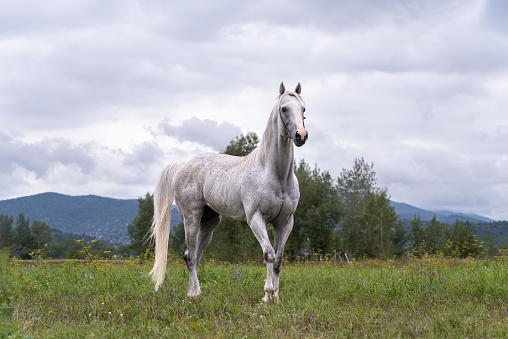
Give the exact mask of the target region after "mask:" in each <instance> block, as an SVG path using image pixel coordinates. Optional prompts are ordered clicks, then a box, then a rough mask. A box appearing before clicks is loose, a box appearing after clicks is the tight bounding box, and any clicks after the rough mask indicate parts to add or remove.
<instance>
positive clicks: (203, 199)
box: [173, 153, 246, 220]
mask: <svg viewBox="0 0 508 339" xmlns="http://www.w3.org/2000/svg"><path fill="white" fill-rule="evenodd" d="M245 160H246V158H245V157H235V156H231V155H227V154H217V153H203V154H199V155H197V156H195V157H193V158H192V159H191V160H189V161H187V162H185V163H183V164H182V165H181V167H180V168H179V170H178V172H177V173H176V174H175V178H174V183H173V185H174V187H175V200H176V201H177V205H179V208H181V209H184V210H185V209H187V207H188V208H189V209H193V208H198V207H199V206H202V205H208V206H209V207H210V208H211V209H213V210H214V211H215V212H217V213H219V214H223V215H228V216H230V217H232V218H234V219H240V220H243V219H245V212H244V209H243V204H242V201H241V182H242V176H243V174H244V173H243V171H242V169H243V166H242V164H243V162H245ZM180 206H181V207H180ZM184 213H185V212H184Z"/></svg>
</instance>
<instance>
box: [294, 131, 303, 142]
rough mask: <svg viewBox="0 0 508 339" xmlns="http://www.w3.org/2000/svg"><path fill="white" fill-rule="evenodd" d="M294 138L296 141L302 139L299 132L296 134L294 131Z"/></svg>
mask: <svg viewBox="0 0 508 339" xmlns="http://www.w3.org/2000/svg"><path fill="white" fill-rule="evenodd" d="M295 139H296V141H301V140H302V136H301V135H300V134H298V132H296V134H295Z"/></svg>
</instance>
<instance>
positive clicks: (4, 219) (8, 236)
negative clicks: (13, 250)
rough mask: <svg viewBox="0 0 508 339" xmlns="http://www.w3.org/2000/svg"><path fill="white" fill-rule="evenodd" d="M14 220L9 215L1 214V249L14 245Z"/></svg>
mask: <svg viewBox="0 0 508 339" xmlns="http://www.w3.org/2000/svg"><path fill="white" fill-rule="evenodd" d="M13 224H14V218H13V217H12V216H9V215H7V214H6V215H3V214H0V248H3V247H11V246H12V245H13V243H14V231H13V229H12V225H13Z"/></svg>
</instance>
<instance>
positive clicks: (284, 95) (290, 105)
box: [278, 82, 309, 147]
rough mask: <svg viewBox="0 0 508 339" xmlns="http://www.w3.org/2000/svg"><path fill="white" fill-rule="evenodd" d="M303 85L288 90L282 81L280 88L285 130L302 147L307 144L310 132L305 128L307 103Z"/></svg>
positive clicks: (280, 110) (281, 111)
mask: <svg viewBox="0 0 508 339" xmlns="http://www.w3.org/2000/svg"><path fill="white" fill-rule="evenodd" d="M301 92H302V86H300V83H298V85H296V88H295V90H294V92H290V91H287V92H286V88H285V87H284V83H283V82H281V83H280V88H279V93H280V96H279V107H278V109H279V116H280V119H281V121H282V124H283V125H284V132H283V133H287V136H288V137H290V138H291V139H293V141H294V143H295V145H296V146H298V147H300V146H303V144H305V141H307V139H308V138H309V134H308V133H307V131H306V130H305V123H304V122H303V120H304V119H305V116H304V113H305V103H304V102H303V99H302V97H301V96H300V93H301Z"/></svg>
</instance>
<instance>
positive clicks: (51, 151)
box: [0, 135, 95, 178]
mask: <svg viewBox="0 0 508 339" xmlns="http://www.w3.org/2000/svg"><path fill="white" fill-rule="evenodd" d="M88 147H89V146H87V145H79V146H75V145H72V144H71V143H70V142H69V141H68V140H64V139H55V138H48V139H45V140H43V141H41V142H36V143H31V144H30V143H22V142H19V141H16V140H14V139H12V138H10V137H9V136H6V135H1V136H0V154H2V161H1V162H0V171H1V172H3V173H4V174H9V173H11V172H12V171H14V170H15V169H16V167H22V168H24V169H25V170H27V171H30V172H32V173H34V174H35V175H36V177H39V178H45V177H47V176H48V175H49V174H50V173H51V171H52V170H53V169H54V168H55V166H57V165H58V164H62V165H65V166H73V167H74V168H75V169H76V171H80V172H82V173H90V171H91V170H92V169H93V167H94V166H95V161H94V159H93V158H92V157H91V156H90V155H89V154H88V153H87V148H88Z"/></svg>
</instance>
